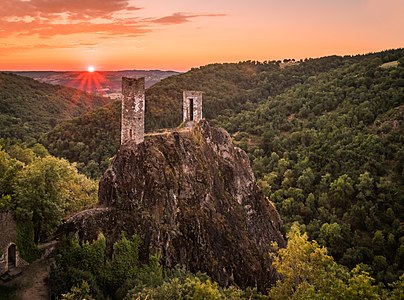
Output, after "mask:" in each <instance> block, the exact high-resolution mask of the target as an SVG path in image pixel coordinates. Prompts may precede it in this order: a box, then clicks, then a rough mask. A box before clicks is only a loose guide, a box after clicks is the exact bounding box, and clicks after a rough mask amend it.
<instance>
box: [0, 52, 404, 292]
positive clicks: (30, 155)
mask: <svg viewBox="0 0 404 300" xmlns="http://www.w3.org/2000/svg"><path fill="white" fill-rule="evenodd" d="M394 61H397V62H398V63H397V64H386V63H389V62H394ZM285 62H288V63H287V64H286V63H283V62H281V61H265V62H257V61H244V62H240V63H232V64H230V63H229V64H212V65H207V66H203V67H200V68H195V69H192V70H190V71H189V72H187V73H184V74H181V75H178V76H173V77H169V78H166V79H164V80H162V81H161V82H159V83H157V84H155V85H154V86H152V87H150V88H149V89H148V90H147V91H146V118H145V119H146V129H147V131H149V132H151V131H154V130H160V129H163V128H173V127H177V126H179V125H180V123H181V120H182V119H181V118H182V108H181V107H182V91H183V90H201V91H203V92H204V94H203V113H204V117H205V118H206V119H208V121H209V122H210V123H211V124H212V125H215V126H219V127H223V128H225V129H226V130H227V131H228V132H229V133H230V134H231V136H232V138H233V141H234V143H235V144H236V145H237V146H239V147H241V148H242V149H243V150H245V151H246V152H247V154H248V155H249V157H250V161H251V165H252V168H253V171H254V174H255V176H256V179H257V182H258V184H259V186H260V187H261V189H262V190H263V192H264V193H265V195H266V196H267V197H268V198H269V199H270V200H271V201H273V202H274V203H275V205H276V207H277V209H278V211H279V213H280V215H281V218H282V220H283V222H284V233H285V235H287V237H288V246H287V248H285V249H278V256H276V257H275V259H274V266H275V267H276V269H277V270H278V272H279V273H280V275H281V276H282V280H279V281H278V282H277V283H276V285H274V286H273V287H272V288H271V289H270V290H269V291H268V295H263V294H260V293H258V292H257V291H255V290H254V289H251V290H246V291H242V290H240V289H238V288H237V287H229V288H223V287H220V286H218V285H217V283H215V282H213V281H212V280H211V279H209V278H208V277H207V276H206V275H205V274H190V273H189V272H187V271H186V270H184V269H183V268H181V266H179V267H178V269H174V270H164V269H163V268H162V267H161V266H160V264H159V258H158V257H157V256H153V257H151V258H150V261H149V263H148V264H141V263H140V262H139V261H138V260H137V251H138V248H137V247H138V243H139V241H138V237H136V236H134V237H125V235H124V234H123V235H122V238H121V240H120V241H118V242H117V243H116V244H114V245H108V242H107V241H106V239H105V237H104V236H103V235H102V234H100V236H99V238H98V240H96V241H94V242H92V243H83V244H81V243H79V241H77V240H76V239H75V238H74V237H69V238H68V239H66V240H64V241H62V243H63V245H64V246H63V247H61V248H60V250H59V251H61V252H60V253H59V254H58V256H57V257H58V258H57V260H56V263H55V267H54V268H53V271H52V276H51V281H52V285H53V286H54V291H53V292H54V296H58V297H62V299H81V298H84V297H86V298H87V299H91V298H93V299H108V298H113V299H267V298H268V297H269V298H268V299H401V298H402V297H403V295H404V275H403V273H404V224H403V220H404V218H403V215H404V147H403V144H404V143H403V142H404V50H403V49H397V50H388V51H383V52H379V53H370V54H366V55H357V56H344V57H341V56H330V57H324V58H319V59H305V60H301V61H294V60H285ZM12 86H13V87H12ZM22 86H23V87H22ZM27 86H30V88H29V89H28V88H27ZM0 87H1V88H0V101H2V104H1V105H0V107H1V111H0V124H1V126H0V137H1V138H3V139H1V140H0V196H1V200H0V210H3V211H4V210H11V211H13V212H14V213H15V215H16V218H17V220H19V236H20V239H21V242H20V244H19V245H18V246H19V247H20V249H22V250H20V251H21V255H22V256H25V257H26V258H27V259H28V260H31V261H32V260H33V259H35V257H36V256H38V255H39V253H37V252H38V251H39V250H37V249H36V244H37V243H38V242H41V241H45V240H47V239H48V238H49V237H51V236H52V234H54V232H55V230H56V229H57V227H58V226H59V225H60V224H61V222H62V221H63V218H65V217H67V216H69V215H71V214H72V213H74V212H77V211H80V210H83V209H85V208H88V207H91V206H93V205H94V204H95V202H96V201H97V200H96V198H97V184H96V181H97V180H99V178H100V177H101V176H102V174H103V173H104V171H105V170H106V168H107V167H108V165H109V163H110V160H111V158H112V156H113V155H114V154H115V153H116V151H117V149H118V147H119V138H120V102H110V103H107V104H106V105H104V106H102V107H100V106H101V105H102V104H104V103H106V102H107V101H105V100H102V99H98V98H94V97H92V96H89V95H86V94H84V93H79V92H77V91H74V90H71V89H65V88H61V87H53V86H49V85H43V84H41V83H37V82H35V81H33V80H28V79H25V78H22V77H19V76H16V75H9V74H0ZM5 87H7V88H5ZM78 93H79V94H78ZM78 95H79V96H80V97H79V96H78ZM73 96H74V97H76V98H74V99H77V100H74V104H77V103H81V104H77V105H72V100H71V99H73V98H72V97H73ZM78 99H79V100H78ZM38 102H39V103H40V104H38ZM3 103H7V104H4V105H3ZM49 103H53V104H54V105H55V106H54V107H52V106H50V105H49ZM69 108H70V109H69ZM56 174H57V175H56ZM34 191H35V192H34ZM32 194H35V195H37V197H35V198H34V199H33V198H32V197H31V195H32ZM274 247H276V245H274ZM24 249H26V250H24ZM107 249H113V251H112V252H113V254H112V256H111V255H109V253H110V252H109V251H107ZM24 251H25V252H24ZM78 261H85V263H80V264H78V263H77V262H78ZM125 262H128V263H125ZM111 264H114V265H118V266H121V267H119V268H111V267H110V265H111ZM128 265H130V267H127V266H128ZM61 295H63V296H61ZM80 297H81V298H80Z"/></svg>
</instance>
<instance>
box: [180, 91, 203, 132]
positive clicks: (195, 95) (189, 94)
mask: <svg viewBox="0 0 404 300" xmlns="http://www.w3.org/2000/svg"><path fill="white" fill-rule="evenodd" d="M191 99H193V106H192V108H193V109H191V107H190V106H191V105H190V103H191ZM182 107H183V122H184V123H186V126H192V124H194V123H197V122H199V121H200V120H201V119H202V92H200V91H184V92H183V106H182ZM191 111H192V118H191Z"/></svg>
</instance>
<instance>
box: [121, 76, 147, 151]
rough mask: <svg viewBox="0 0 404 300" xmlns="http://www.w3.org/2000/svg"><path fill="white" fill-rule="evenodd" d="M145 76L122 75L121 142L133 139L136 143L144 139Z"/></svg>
mask: <svg viewBox="0 0 404 300" xmlns="http://www.w3.org/2000/svg"><path fill="white" fill-rule="evenodd" d="M144 86H145V79H144V77H142V78H139V79H136V78H126V77H122V95H123V99H122V116H121V144H123V143H125V142H127V141H130V140H133V141H135V143H136V144H139V143H142V142H143V141H144V113H145V87H144Z"/></svg>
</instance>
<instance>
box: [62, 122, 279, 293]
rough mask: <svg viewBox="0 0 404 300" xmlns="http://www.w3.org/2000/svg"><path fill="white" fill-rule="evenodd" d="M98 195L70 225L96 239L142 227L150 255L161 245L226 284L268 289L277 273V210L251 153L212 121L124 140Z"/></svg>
mask: <svg viewBox="0 0 404 300" xmlns="http://www.w3.org/2000/svg"><path fill="white" fill-rule="evenodd" d="M99 202H100V205H101V206H103V207H104V208H98V209H94V210H89V211H84V212H81V213H80V214H78V215H76V216H74V217H72V218H71V219H70V220H68V222H67V224H66V226H67V227H66V229H67V231H74V232H77V233H78V234H79V236H80V237H81V238H82V239H94V238H96V236H97V233H98V231H100V230H101V231H102V232H103V233H104V234H105V236H107V238H108V239H112V240H117V239H119V237H120V234H121V232H122V231H125V232H126V233H127V234H128V235H131V234H133V233H137V234H138V235H139V236H140V237H141V238H142V245H141V249H140V250H141V255H142V256H141V258H143V259H144V260H145V259H147V257H148V255H149V254H153V253H156V252H158V253H160V254H161V255H162V258H163V261H164V263H165V264H166V265H168V266H174V265H176V264H181V265H185V266H187V267H188V269H190V270H191V271H203V272H206V273H208V274H209V275H210V276H212V277H213V278H214V279H215V280H217V281H218V282H219V283H220V284H221V285H229V284H237V285H239V286H241V287H246V286H258V288H259V289H260V290H264V289H265V288H267V287H268V286H269V284H270V283H272V282H274V280H275V279H276V276H277V275H276V273H275V271H274V269H273V268H272V267H271V260H270V256H269V253H270V251H271V243H272V242H277V243H278V245H280V246H284V245H285V240H284V238H283V236H282V234H281V232H280V226H281V221H280V218H279V215H278V213H277V211H276V209H275V207H274V205H273V204H272V203H271V202H270V201H268V200H267V199H266V198H265V197H264V195H263V194H262V192H261V191H260V190H259V189H258V187H257V185H256V182H255V178H254V175H253V173H252V170H251V167H250V163H249V160H248V156H247V155H246V153H245V152H244V151H242V150H241V149H239V148H237V147H234V146H233V144H232V142H231V139H230V136H229V135H228V133H227V132H226V131H224V130H222V129H217V128H213V127H210V126H209V124H208V123H207V122H206V121H200V122H199V123H198V124H197V125H195V126H194V127H193V128H192V129H191V130H185V129H184V130H180V131H175V132H169V133H163V134H156V135H149V136H146V138H145V141H144V142H143V143H140V144H135V143H132V142H128V143H126V144H124V145H122V146H121V148H120V149H119V152H118V153H117V154H116V156H115V158H114V159H113V161H112V165H111V166H110V168H109V169H108V170H107V171H106V172H105V174H104V177H103V178H102V180H101V182H100V188H99Z"/></svg>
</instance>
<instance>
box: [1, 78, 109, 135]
mask: <svg viewBox="0 0 404 300" xmlns="http://www.w3.org/2000/svg"><path fill="white" fill-rule="evenodd" d="M107 102H108V99H107V98H102V97H94V96H91V95H89V94H86V93H84V92H81V91H78V90H76V89H72V88H66V87H62V86H54V85H50V84H45V83H40V82H38V81H35V80H33V79H30V78H27V77H22V76H17V75H14V74H10V73H0V137H3V138H5V137H6V138H18V139H22V140H27V139H30V138H34V139H37V138H39V136H40V135H41V134H43V133H45V132H47V131H49V130H50V129H52V128H53V127H54V126H55V125H56V123H58V122H59V121H61V120H66V119H70V118H73V117H78V116H79V115H80V114H82V113H84V112H87V111H89V110H91V109H93V108H96V107H99V106H102V105H104V104H105V103H107Z"/></svg>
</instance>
